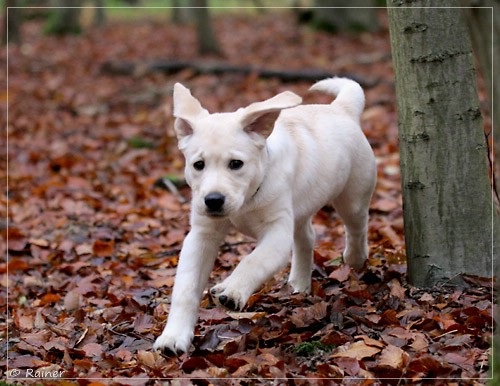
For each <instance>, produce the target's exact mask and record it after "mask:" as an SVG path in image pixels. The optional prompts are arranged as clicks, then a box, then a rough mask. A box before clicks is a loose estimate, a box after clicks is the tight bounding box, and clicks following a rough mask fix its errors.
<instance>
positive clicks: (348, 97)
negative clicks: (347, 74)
mask: <svg viewBox="0 0 500 386" xmlns="http://www.w3.org/2000/svg"><path fill="white" fill-rule="evenodd" d="M309 90H310V91H323V92H326V93H328V94H334V95H336V96H337V97H336V98H335V100H334V101H333V102H332V105H334V106H339V107H340V108H342V109H343V110H345V111H347V112H348V113H349V114H350V115H352V116H353V118H355V119H357V120H359V118H360V116H361V113H362V112H363V109H364V107H365V94H364V92H363V89H362V88H361V86H360V85H359V84H358V83H357V82H355V81H354V80H351V79H348V78H328V79H323V80H320V81H319V82H317V83H315V84H314V85H313V86H312V87H311V88H310V89H309Z"/></svg>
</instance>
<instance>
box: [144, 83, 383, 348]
mask: <svg viewBox="0 0 500 386" xmlns="http://www.w3.org/2000/svg"><path fill="white" fill-rule="evenodd" d="M311 90H314V91H323V92H326V93H330V94H334V95H337V97H336V99H335V100H334V101H333V102H332V103H331V104H327V105H300V103H301V101H302V99H301V98H300V97H299V96H298V95H296V94H294V93H292V92H284V93H281V94H278V95H276V96H275V97H273V98H271V99H268V100H266V101H263V102H257V103H253V104H251V105H249V106H248V107H246V108H242V109H239V110H237V111H236V112H232V113H216V114H210V113H209V112H208V111H207V110H205V109H204V108H203V107H202V106H201V104H200V102H199V101H198V100H197V99H196V98H194V97H193V96H192V95H191V93H190V92H189V90H188V89H187V88H185V87H184V86H182V85H181V84H179V83H177V84H176V85H175V87H174V116H175V117H176V121H175V130H176V133H177V137H178V141H179V148H180V149H181V150H182V152H183V154H184V156H185V159H186V179H187V181H188V184H189V185H190V186H191V188H192V192H193V198H192V208H191V218H190V221H191V231H190V232H189V234H188V235H187V236H186V239H185V240H184V244H183V247H182V251H181V254H180V258H179V265H178V267H177V274H176V278H175V285H174V289H173V293H172V301H171V308H170V314H169V316H168V321H167V324H166V326H165V329H164V330H163V333H162V334H161V335H160V336H159V337H158V338H157V339H156V341H155V343H154V348H155V349H167V350H169V351H171V352H173V353H180V352H186V351H187V350H188V349H189V347H190V345H191V341H192V339H193V331H194V327H195V324H196V321H197V317H198V308H199V305H200V300H201V296H202V294H203V291H204V289H205V287H206V285H207V281H208V277H209V275H210V272H211V270H212V268H213V264H214V261H215V259H216V258H217V255H218V249H219V246H220V244H221V243H222V241H223V239H224V237H225V235H226V233H227V231H228V229H229V227H230V226H234V227H236V228H237V229H238V230H239V231H241V232H243V233H245V234H248V235H250V236H253V237H255V238H256V240H257V244H256V248H255V249H254V251H253V252H252V253H250V254H249V255H248V256H245V257H244V258H243V259H242V261H241V262H240V264H239V265H238V266H237V267H236V268H235V270H234V272H233V273H232V274H231V275H230V276H229V277H227V278H226V279H225V280H224V281H223V282H222V283H220V284H218V285H216V286H214V287H213V288H212V289H211V294H212V295H213V296H214V298H215V299H216V300H218V301H219V303H222V304H223V305H225V306H227V307H230V308H235V309H241V308H243V307H244V306H245V304H246V303H247V300H248V298H249V297H250V296H251V294H252V293H253V292H254V291H256V290H257V289H258V288H259V287H261V286H262V284H264V283H265V282H266V281H267V280H268V279H270V278H271V277H272V276H273V275H274V274H275V273H276V272H277V271H279V270H280V269H282V268H283V267H284V266H286V264H287V262H288V259H289V256H290V253H291V252H292V263H291V271H290V275H289V278H288V283H289V285H290V286H291V287H292V289H293V290H294V291H297V292H308V291H309V290H310V288H311V270H312V260H313V246H314V230H313V226H312V222H311V220H312V216H313V215H314V214H315V213H316V212H317V211H318V210H319V209H320V208H321V207H322V206H324V205H325V204H331V205H333V207H334V208H335V209H336V211H337V213H338V214H339V215H340V217H341V218H342V220H343V222H344V225H345V231H346V247H345V250H344V252H343V258H344V261H345V262H346V263H347V264H349V265H351V266H352V267H354V268H361V267H362V266H363V264H364V261H365V260H366V258H367V257H368V242H367V231H368V207H369V203H370V199H371V196H372V193H373V189H374V186H375V182H376V164H375V157H374V155H373V151H372V149H371V147H370V145H369V143H368V141H367V139H366V137H365V136H364V134H363V132H362V131H361V128H360V115H361V113H362V111H363V108H364V93H363V90H362V88H361V87H360V86H359V84H357V83H356V82H354V81H353V80H350V79H347V78H331V79H325V80H322V81H320V82H318V83H316V84H315V85H314V86H312V87H311ZM273 123H274V129H273V131H272V133H271V134H270V135H269V136H268V137H267V139H266V138H265V135H264V133H265V130H266V129H268V128H269V127H270V126H272V124H273ZM233 161H239V162H236V163H235V162H233ZM240 162H242V164H241V163H240Z"/></svg>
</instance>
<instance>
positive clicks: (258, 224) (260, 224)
mask: <svg viewBox="0 0 500 386" xmlns="http://www.w3.org/2000/svg"><path fill="white" fill-rule="evenodd" d="M231 223H232V224H233V226H234V227H235V228H236V229H237V230H238V231H239V232H241V233H243V234H245V235H247V236H250V237H253V238H257V235H259V234H260V233H261V231H262V230H263V228H264V224H265V219H264V218H262V216H259V213H255V212H250V213H246V214H245V215H242V216H235V217H233V218H231Z"/></svg>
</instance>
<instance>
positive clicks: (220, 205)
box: [205, 192, 226, 216]
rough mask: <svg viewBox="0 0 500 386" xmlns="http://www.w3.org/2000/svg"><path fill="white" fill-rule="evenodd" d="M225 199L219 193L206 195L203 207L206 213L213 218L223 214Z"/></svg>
mask: <svg viewBox="0 0 500 386" xmlns="http://www.w3.org/2000/svg"><path fill="white" fill-rule="evenodd" d="M225 201H226V197H225V196H224V195H223V194H222V193H219V192H213V193H208V194H207V195H206V196H205V206H206V209H207V213H208V214H209V215H213V216H221V215H223V214H224V202H225Z"/></svg>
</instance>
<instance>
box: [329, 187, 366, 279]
mask: <svg viewBox="0 0 500 386" xmlns="http://www.w3.org/2000/svg"><path fill="white" fill-rule="evenodd" d="M368 204H369V199H368V200H367V199H364V200H360V201H354V202H353V201H352V198H351V200H350V199H349V198H348V197H346V195H345V194H344V193H343V194H342V195H340V196H339V197H338V198H336V199H335V200H334V202H333V205H334V207H335V209H336V211H337V213H338V214H339V215H340V217H341V218H342V220H343V222H344V227H345V234H346V235H345V238H346V241H345V244H346V245H345V249H344V253H343V258H344V262H345V263H346V264H349V265H350V266H351V267H353V268H355V269H359V268H361V267H363V264H364V263H365V260H366V259H367V258H368Z"/></svg>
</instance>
